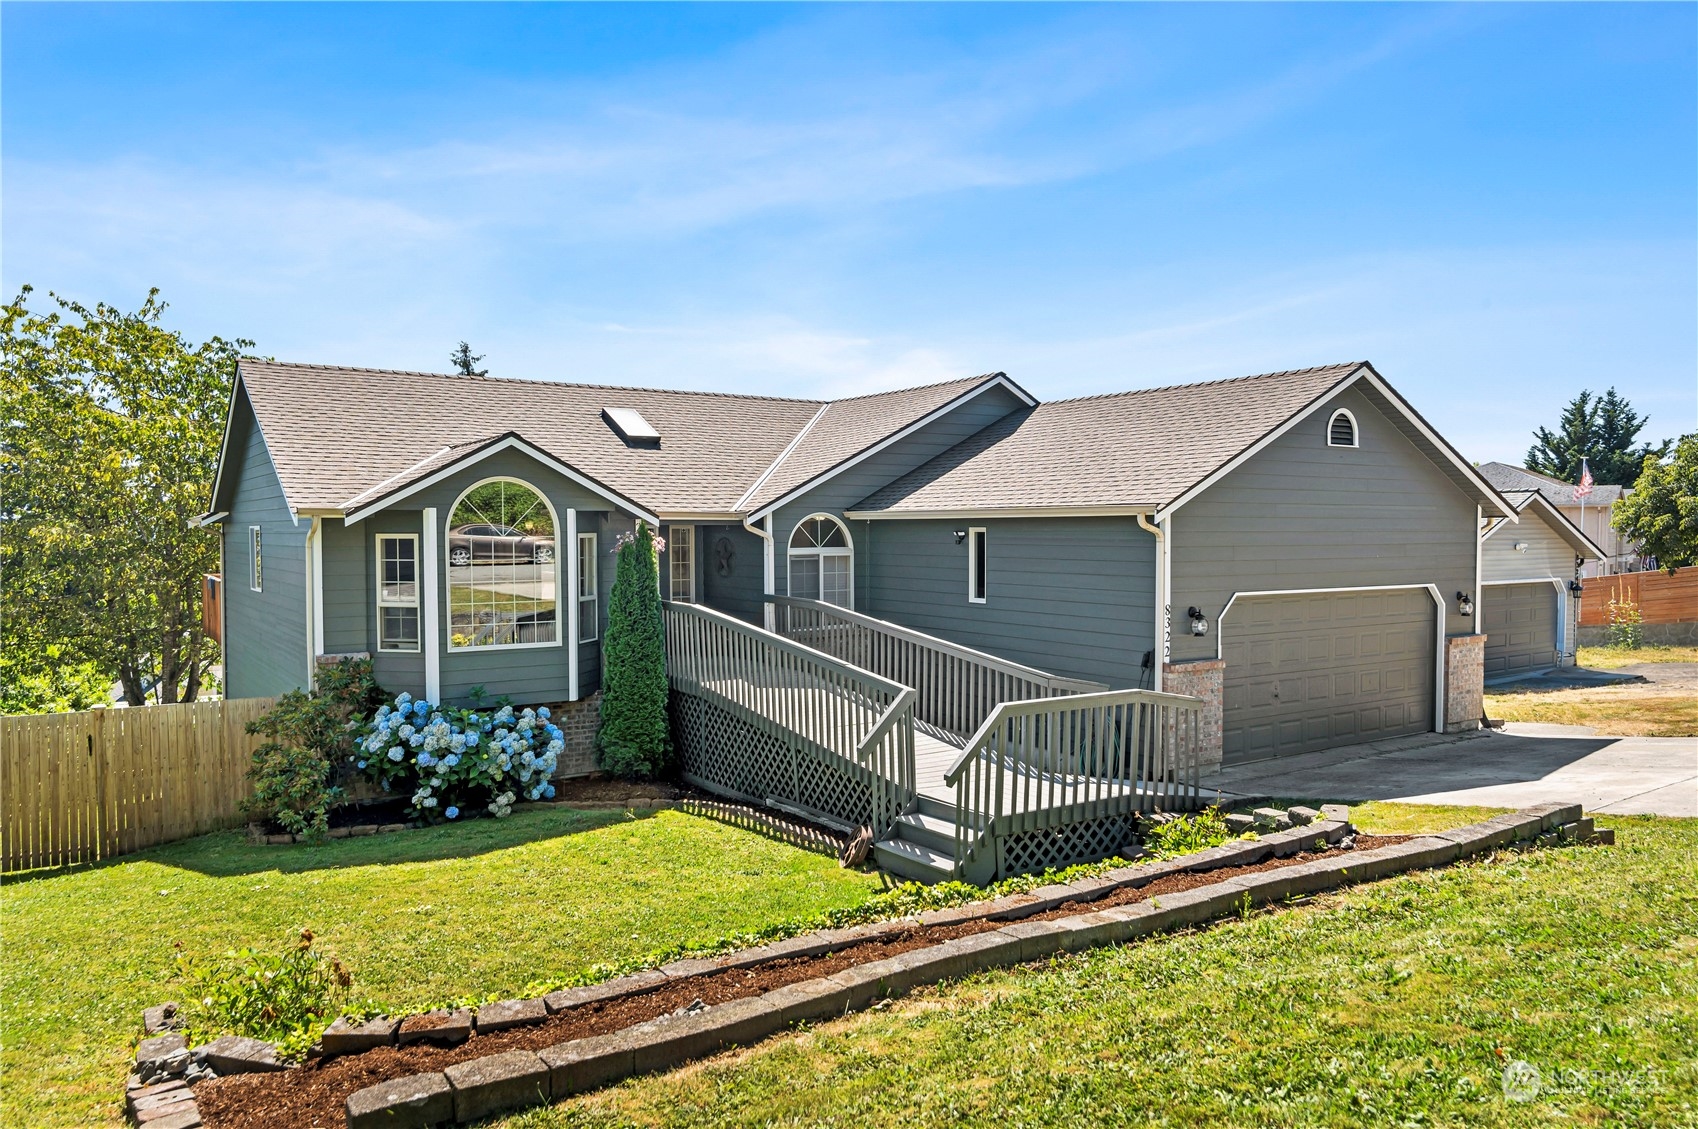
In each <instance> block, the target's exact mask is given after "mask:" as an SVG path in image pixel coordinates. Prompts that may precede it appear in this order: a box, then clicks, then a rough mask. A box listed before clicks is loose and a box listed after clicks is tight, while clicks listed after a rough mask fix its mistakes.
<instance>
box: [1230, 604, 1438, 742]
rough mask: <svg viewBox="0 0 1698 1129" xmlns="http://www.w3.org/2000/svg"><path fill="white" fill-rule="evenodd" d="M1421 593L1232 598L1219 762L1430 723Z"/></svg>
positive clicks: (1429, 640) (1429, 627) (1429, 625)
mask: <svg viewBox="0 0 1698 1129" xmlns="http://www.w3.org/2000/svg"><path fill="white" fill-rule="evenodd" d="M1433 615H1434V607H1433V598H1432V596H1430V595H1429V594H1428V593H1427V591H1426V589H1424V588H1412V589H1396V590H1392V591H1385V592H1318V593H1312V594H1304V595H1295V596H1256V597H1252V598H1246V599H1241V600H1238V601H1237V602H1236V603H1234V604H1233V605H1232V608H1231V609H1230V610H1229V611H1228V613H1227V614H1226V616H1225V617H1224V618H1223V620H1222V622H1221V624H1220V631H1221V640H1222V647H1221V655H1222V657H1223V658H1224V659H1225V660H1226V685H1225V691H1226V700H1225V714H1226V717H1225V726H1226V733H1225V747H1224V750H1223V757H1224V760H1225V761H1226V763H1228V764H1231V763H1235V762H1240V761H1251V760H1265V759H1267V758H1270V757H1284V756H1292V755H1294V754H1297V753H1307V752H1313V751H1314V750H1316V749H1328V748H1332V747H1334V746H1337V745H1350V744H1354V743H1356V742H1358V741H1375V740H1378V739H1380V738H1382V737H1395V736H1400V735H1402V734H1406V733H1423V732H1426V731H1428V730H1430V729H1431V728H1432V727H1433V661H1434V656H1433V646H1434V642H1433V632H1434V628H1433Z"/></svg>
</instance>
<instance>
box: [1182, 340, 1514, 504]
mask: <svg viewBox="0 0 1698 1129" xmlns="http://www.w3.org/2000/svg"><path fill="white" fill-rule="evenodd" d="M1357 381H1364V382H1366V383H1367V384H1369V385H1371V386H1372V387H1373V388H1374V390H1375V391H1377V392H1378V393H1379V394H1380V395H1381V396H1382V397H1384V398H1385V400H1386V402H1387V403H1389V404H1390V405H1391V406H1392V407H1394V408H1396V409H1397V413H1398V414H1399V415H1400V416H1402V417H1403V418H1404V419H1405V420H1407V421H1408V422H1409V424H1410V425H1411V426H1412V427H1414V428H1415V430H1416V431H1418V432H1420V434H1421V435H1422V437H1423V438H1425V439H1426V440H1427V442H1429V443H1431V444H1432V445H1433V447H1434V448H1435V449H1436V450H1437V451H1438V452H1439V453H1440V454H1442V455H1443V456H1444V457H1445V458H1446V459H1447V460H1448V461H1449V462H1450V463H1451V464H1452V465H1453V466H1455V467H1456V468H1457V469H1458V470H1459V471H1461V472H1462V474H1463V475H1464V476H1465V477H1466V478H1467V479H1468V480H1469V481H1470V482H1472V483H1473V484H1474V486H1475V487H1476V488H1477V489H1479V491H1480V492H1481V493H1482V494H1483V495H1484V496H1485V497H1486V498H1487V499H1488V500H1489V501H1490V502H1491V503H1492V506H1493V508H1494V509H1496V510H1497V511H1498V512H1497V513H1496V514H1494V515H1493V516H1497V517H1507V518H1509V519H1510V520H1512V521H1517V520H1519V518H1518V517H1517V516H1516V512H1515V507H1514V506H1513V505H1511V504H1510V502H1509V499H1507V498H1505V497H1504V496H1503V495H1502V494H1500V493H1498V491H1497V489H1496V488H1495V487H1494V486H1492V484H1491V483H1489V482H1487V481H1486V480H1485V479H1484V478H1482V477H1481V476H1480V473H1479V472H1478V471H1476V470H1475V469H1474V468H1473V467H1472V466H1470V465H1469V463H1468V461H1467V460H1466V459H1464V458H1463V457H1462V456H1461V455H1459V454H1457V453H1456V450H1455V448H1453V447H1452V446H1451V445H1450V444H1449V443H1447V442H1445V441H1444V440H1443V439H1442V438H1440V437H1439V434H1438V432H1436V431H1434V430H1433V429H1432V428H1431V427H1428V426H1427V421H1426V420H1424V419H1422V418H1421V417H1420V416H1419V415H1417V414H1416V413H1415V410H1414V409H1413V408H1411V407H1410V406H1409V405H1408V404H1407V403H1405V402H1404V399H1403V397H1402V396H1399V395H1398V394H1397V393H1396V392H1394V391H1393V390H1392V388H1391V386H1390V385H1389V384H1387V383H1386V382H1385V381H1384V380H1383V379H1382V378H1381V377H1380V375H1379V373H1377V372H1375V371H1374V368H1373V366H1372V365H1369V364H1367V363H1365V362H1364V363H1363V364H1361V365H1358V366H1357V367H1356V368H1355V369H1353V370H1352V371H1351V372H1350V373H1349V374H1348V375H1347V376H1345V377H1344V378H1343V379H1342V380H1340V381H1339V382H1338V383H1336V384H1334V385H1333V386H1332V387H1331V388H1328V389H1327V390H1326V391H1325V392H1322V393H1321V394H1320V395H1319V396H1316V397H1315V398H1314V399H1313V400H1311V401H1310V402H1309V403H1308V404H1307V405H1306V406H1304V407H1303V408H1302V409H1301V410H1300V411H1298V412H1296V413H1294V414H1293V415H1292V416H1291V417H1290V418H1289V419H1287V420H1286V421H1285V422H1284V423H1282V424H1280V425H1279V426H1278V427H1276V428H1274V429H1273V430H1272V431H1270V432H1268V433H1267V434H1266V435H1264V436H1262V437H1261V438H1260V439H1258V440H1256V442H1254V443H1252V444H1251V445H1250V446H1248V447H1246V448H1245V449H1244V450H1242V451H1240V452H1239V453H1238V454H1236V455H1234V456H1233V457H1232V458H1231V459H1229V460H1228V461H1227V462H1225V463H1223V464H1221V465H1220V466H1219V467H1216V468H1215V469H1214V470H1213V471H1211V472H1209V474H1207V475H1206V476H1204V477H1203V478H1202V479H1201V480H1199V481H1198V482H1196V483H1194V484H1193V485H1192V486H1190V487H1189V488H1188V489H1187V490H1186V491H1185V492H1184V493H1183V494H1181V495H1179V497H1177V498H1175V499H1174V500H1173V501H1171V502H1169V503H1168V504H1167V505H1165V506H1163V507H1162V508H1161V509H1160V510H1158V511H1157V513H1156V516H1157V517H1158V518H1164V517H1166V516H1167V515H1168V514H1171V513H1172V512H1173V511H1175V510H1177V509H1179V508H1180V507H1181V506H1183V505H1184V504H1185V503H1187V502H1189V501H1190V500H1191V499H1193V498H1195V497H1196V496H1197V495H1199V494H1201V493H1202V492H1203V491H1205V490H1207V489H1208V488H1209V487H1211V486H1213V485H1214V484H1215V483H1217V482H1219V481H1220V480H1221V479H1223V478H1225V477H1226V476H1227V475H1229V474H1231V473H1232V472H1233V471H1235V470H1237V469H1238V468H1239V467H1241V466H1243V465H1244V464H1245V463H1246V462H1248V461H1249V460H1250V459H1252V458H1254V457H1255V456H1256V455H1258V454H1260V453H1261V452H1262V451H1263V450H1264V449H1265V448H1267V447H1268V446H1269V445H1270V444H1272V443H1274V442H1275V441H1276V440H1278V439H1279V438H1280V437H1281V436H1283V435H1285V434H1286V433H1287V432H1289V431H1290V430H1291V429H1292V428H1294V427H1296V426H1297V425H1298V424H1300V423H1302V422H1303V421H1304V420H1306V419H1308V418H1309V417H1310V416H1312V415H1314V414H1315V412H1317V411H1319V410H1320V409H1321V407H1322V406H1324V405H1325V404H1326V403H1328V402H1329V401H1330V400H1331V399H1332V398H1333V397H1335V396H1337V395H1338V394H1339V393H1340V392H1343V391H1344V390H1345V389H1347V388H1349V387H1350V386H1351V385H1353V384H1355V383H1356V382H1357Z"/></svg>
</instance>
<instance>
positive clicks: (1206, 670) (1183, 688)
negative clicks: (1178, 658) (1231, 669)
mask: <svg viewBox="0 0 1698 1129" xmlns="http://www.w3.org/2000/svg"><path fill="white" fill-rule="evenodd" d="M1161 671H1162V673H1161V685H1162V689H1163V690H1165V691H1167V692H1168V693H1170V694H1189V695H1191V696H1192V697H1194V698H1201V699H1203V714H1202V717H1201V718H1200V719H1199V720H1198V731H1199V733H1200V734H1201V737H1202V748H1201V750H1200V754H1201V756H1200V768H1201V770H1202V771H1203V772H1213V771H1215V770H1216V769H1218V768H1219V767H1220V757H1221V747H1222V744H1223V742H1224V740H1225V734H1226V715H1225V712H1224V705H1223V699H1224V696H1225V690H1226V660H1225V659H1201V660H1199V661H1197V662H1182V663H1163V664H1162V668H1161Z"/></svg>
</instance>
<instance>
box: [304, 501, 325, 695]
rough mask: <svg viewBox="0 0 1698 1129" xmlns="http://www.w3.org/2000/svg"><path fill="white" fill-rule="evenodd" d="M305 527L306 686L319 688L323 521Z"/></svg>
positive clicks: (313, 519) (322, 622)
mask: <svg viewBox="0 0 1698 1129" xmlns="http://www.w3.org/2000/svg"><path fill="white" fill-rule="evenodd" d="M310 520H311V524H310V525H308V526H307V686H308V688H309V689H311V688H315V687H317V686H318V656H319V655H321V654H323V653H324V525H323V522H324V519H323V518H318V517H315V518H312V519H310Z"/></svg>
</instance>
